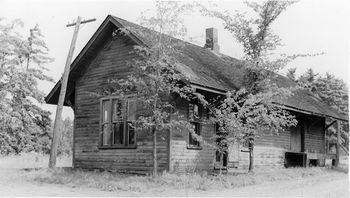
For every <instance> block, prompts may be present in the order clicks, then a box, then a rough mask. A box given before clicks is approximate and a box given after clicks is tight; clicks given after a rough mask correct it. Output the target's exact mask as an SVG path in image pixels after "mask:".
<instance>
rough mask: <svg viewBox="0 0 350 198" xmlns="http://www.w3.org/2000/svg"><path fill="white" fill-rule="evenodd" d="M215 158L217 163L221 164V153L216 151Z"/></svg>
mask: <svg viewBox="0 0 350 198" xmlns="http://www.w3.org/2000/svg"><path fill="white" fill-rule="evenodd" d="M215 158H216V161H217V162H220V151H216V153H215Z"/></svg>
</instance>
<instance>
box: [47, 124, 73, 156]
mask: <svg viewBox="0 0 350 198" xmlns="http://www.w3.org/2000/svg"><path fill="white" fill-rule="evenodd" d="M60 131H62V135H61V140H60V141H59V145H58V155H72V151H73V121H72V120H71V119H70V118H69V117H66V118H65V119H64V120H62V124H61V126H60ZM51 134H52V133H51ZM51 134H50V135H51Z"/></svg>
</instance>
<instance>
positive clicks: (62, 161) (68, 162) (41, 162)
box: [0, 153, 72, 169]
mask: <svg viewBox="0 0 350 198" xmlns="http://www.w3.org/2000/svg"><path fill="white" fill-rule="evenodd" d="M48 164H49V155H42V154H38V153H24V154H21V155H9V156H5V157H1V156H0V168H15V169H22V168H44V167H48ZM57 167H72V157H70V156H59V157H58V158H57Z"/></svg>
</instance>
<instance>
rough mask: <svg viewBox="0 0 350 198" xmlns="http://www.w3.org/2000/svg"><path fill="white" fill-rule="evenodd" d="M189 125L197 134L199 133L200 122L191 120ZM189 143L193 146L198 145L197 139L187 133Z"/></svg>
mask: <svg viewBox="0 0 350 198" xmlns="http://www.w3.org/2000/svg"><path fill="white" fill-rule="evenodd" d="M191 125H192V126H193V129H194V131H195V133H196V134H197V135H200V123H197V122H191ZM189 144H190V145H193V146H199V141H197V140H195V139H194V138H193V137H192V134H191V133H190V134H189Z"/></svg>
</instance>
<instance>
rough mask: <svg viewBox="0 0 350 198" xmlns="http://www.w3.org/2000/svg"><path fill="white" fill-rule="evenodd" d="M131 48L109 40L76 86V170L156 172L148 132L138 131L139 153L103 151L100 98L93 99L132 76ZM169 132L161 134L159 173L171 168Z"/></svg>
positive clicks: (158, 148)
mask: <svg viewBox="0 0 350 198" xmlns="http://www.w3.org/2000/svg"><path fill="white" fill-rule="evenodd" d="M132 49H133V47H132V45H130V44H128V41H126V40H125V39H123V38H118V39H113V40H112V39H109V40H107V41H106V44H105V46H104V48H103V49H101V50H99V52H98V53H97V54H96V57H95V58H94V60H92V61H91V63H90V65H89V66H88V67H87V69H86V70H85V71H84V73H83V74H82V76H81V77H80V79H78V80H77V82H76V88H75V91H76V93H75V94H76V95H75V104H76V105H75V125H74V167H80V168H89V169H90V168H102V169H113V170H118V171H138V172H151V171H152V169H153V142H152V134H151V133H150V132H149V131H140V130H138V131H136V142H137V148H136V149H126V148H123V149H101V148H99V147H98V146H99V133H100V125H99V124H100V97H97V96H95V95H92V94H91V93H96V92H97V91H98V90H101V89H102V88H103V87H105V86H108V82H107V80H108V79H110V78H122V77H126V76H127V75H128V74H130V68H129V67H128V66H127V61H128V60H131V59H132V58H135V57H136V56H135V55H133V54H132V53H130V52H131V51H132ZM167 138H168V132H163V133H161V132H159V135H158V138H157V141H158V143H157V158H158V166H159V169H160V170H165V169H167V168H168V141H167Z"/></svg>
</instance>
